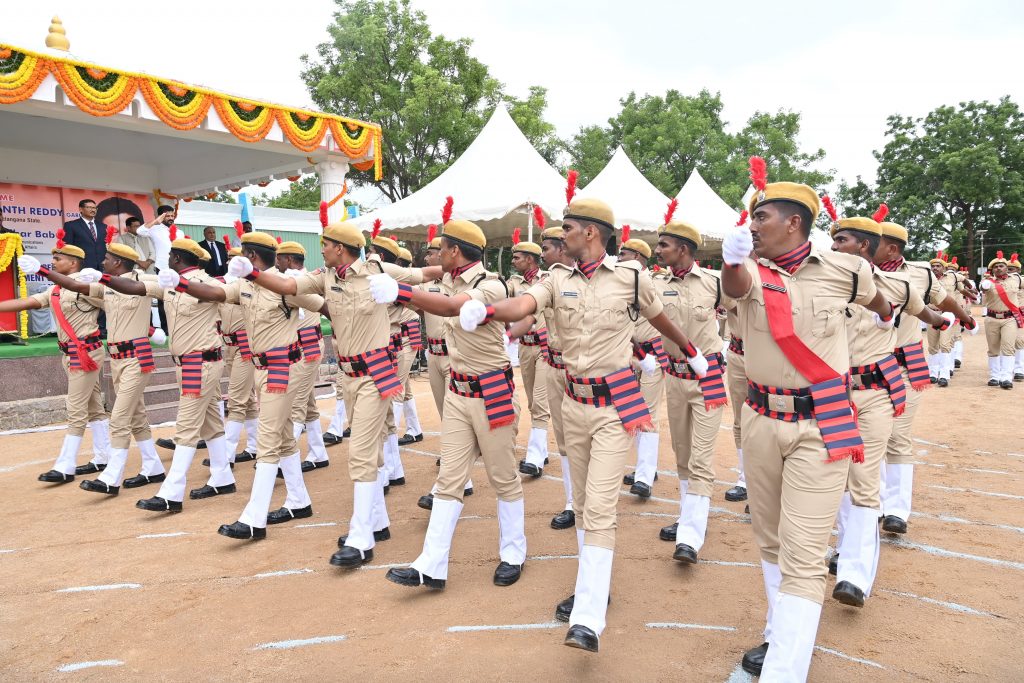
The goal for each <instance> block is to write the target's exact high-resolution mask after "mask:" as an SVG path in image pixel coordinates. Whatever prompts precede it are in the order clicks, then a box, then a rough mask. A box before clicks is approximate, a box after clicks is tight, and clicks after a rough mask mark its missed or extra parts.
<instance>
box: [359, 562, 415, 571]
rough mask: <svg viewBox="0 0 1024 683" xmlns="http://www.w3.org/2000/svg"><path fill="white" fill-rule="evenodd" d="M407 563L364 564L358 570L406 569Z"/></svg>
mask: <svg viewBox="0 0 1024 683" xmlns="http://www.w3.org/2000/svg"><path fill="white" fill-rule="evenodd" d="M408 566H409V563H408V562H396V563H395V564H364V565H361V566H360V567H359V568H360V569H398V568H399V567H408Z"/></svg>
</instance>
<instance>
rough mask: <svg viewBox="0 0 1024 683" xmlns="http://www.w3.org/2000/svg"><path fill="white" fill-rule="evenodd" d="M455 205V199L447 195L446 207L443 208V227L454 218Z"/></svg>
mask: <svg viewBox="0 0 1024 683" xmlns="http://www.w3.org/2000/svg"><path fill="white" fill-rule="evenodd" d="M453 206H455V200H454V199H453V198H452V197H445V199H444V207H443V208H442V209H441V227H444V224H445V223H447V222H448V221H450V220H451V219H452V207H453Z"/></svg>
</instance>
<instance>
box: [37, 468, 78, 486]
mask: <svg viewBox="0 0 1024 683" xmlns="http://www.w3.org/2000/svg"><path fill="white" fill-rule="evenodd" d="M74 480H75V475H73V474H64V473H63V472H58V471H57V470H50V471H49V472H43V473H42V474H40V475H39V481H45V482H46V483H47V484H67V483H68V482H69V481H74Z"/></svg>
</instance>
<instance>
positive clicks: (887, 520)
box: [882, 515, 907, 534]
mask: <svg viewBox="0 0 1024 683" xmlns="http://www.w3.org/2000/svg"><path fill="white" fill-rule="evenodd" d="M882 531H888V532H889V533H890V534H905V533H907V523H906V522H904V521H903V520H902V519H900V518H899V517H895V516H893V515H886V516H885V517H883V518H882Z"/></svg>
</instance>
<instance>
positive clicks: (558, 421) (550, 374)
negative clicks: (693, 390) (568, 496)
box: [546, 365, 657, 478]
mask: <svg viewBox="0 0 1024 683" xmlns="http://www.w3.org/2000/svg"><path fill="white" fill-rule="evenodd" d="M546 374H547V383H548V387H547V388H548V410H549V411H550V412H551V427H552V429H553V430H554V432H555V445H556V446H558V455H560V456H564V455H568V453H567V452H566V450H565V428H564V427H563V426H562V425H563V422H562V404H563V403H564V402H565V401H566V397H565V370H558V369H555V368H553V367H551V366H550V365H548V371H547V373H546ZM645 398H646V397H645ZM655 424H657V423H655ZM570 478H571V477H570Z"/></svg>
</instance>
